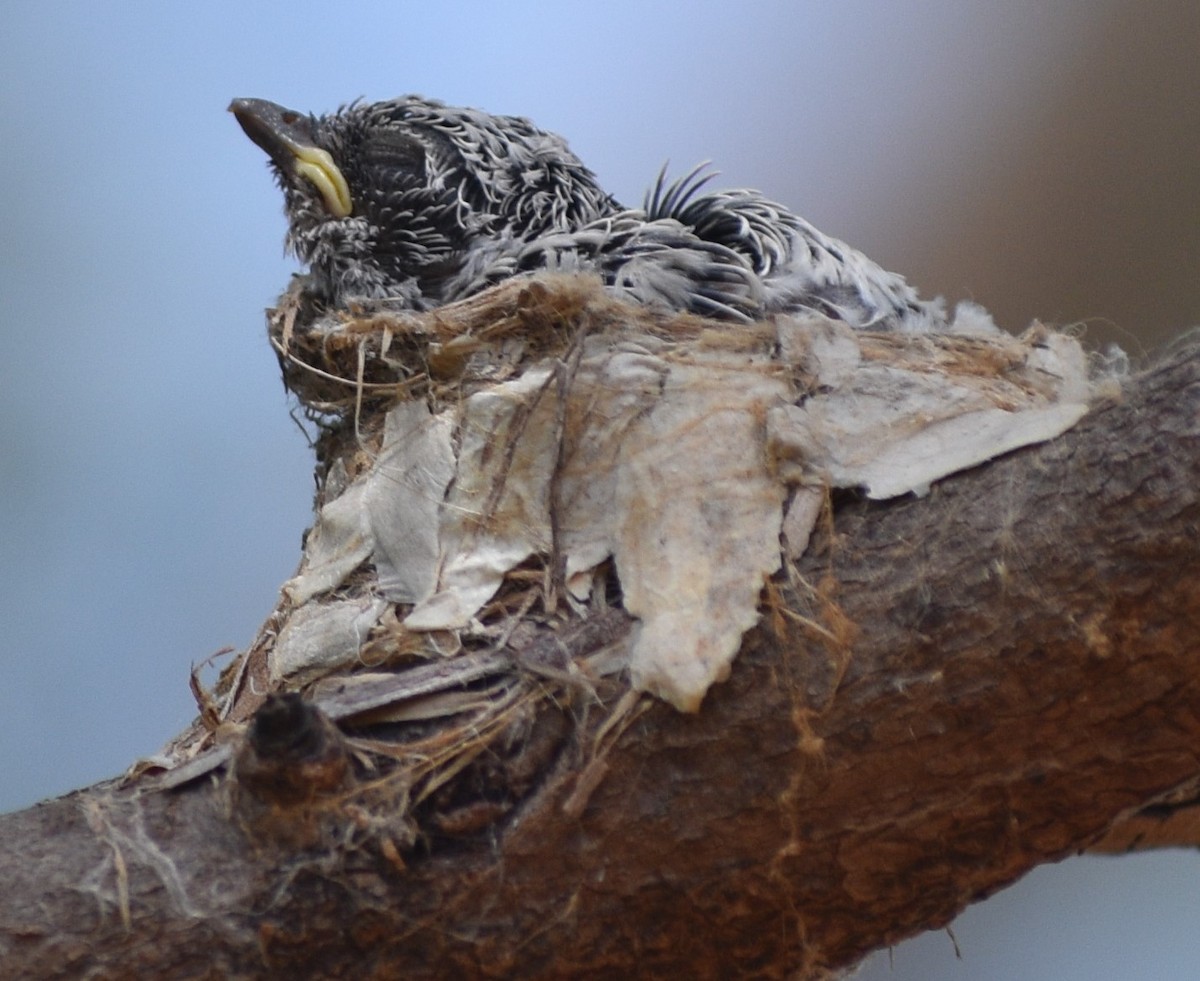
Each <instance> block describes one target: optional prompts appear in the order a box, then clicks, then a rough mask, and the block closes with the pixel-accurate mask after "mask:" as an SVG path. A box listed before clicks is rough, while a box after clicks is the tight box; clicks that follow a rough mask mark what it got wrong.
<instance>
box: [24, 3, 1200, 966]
mask: <svg viewBox="0 0 1200 981" xmlns="http://www.w3.org/2000/svg"><path fill="white" fill-rule="evenodd" d="M1197 11H1200V5H1197V4H1196V3H1195V2H1194V0H1161V2H1159V0H1149V2H1147V0H1090V2H1089V0H1077V2H1069V0H1056V2H1046V0H1010V2H1007V3H994V2H987V0H970V2H964V0H841V2H834V0H828V2H823V3H817V2H809V3H802V2H799V0H797V2H788V3H784V2H780V3H773V4H769V3H753V2H742V3H736V4H735V3H724V4H720V3H711V2H710V3H703V2H695V0H692V2H675V3H647V2H645V0H643V2H620V3H599V2H594V3H589V4H570V3H559V4H549V3H546V4H536V3H494V2H479V3H451V2H441V3H431V2H428V0H425V2H422V3H395V2H393V3H386V4H384V3H380V4H369V5H364V4H354V3H341V4H332V3H328V2H326V3H321V4H317V3H309V2H303V0H295V2H291V3H287V4H279V5H268V4H261V3H260V4H255V3H232V2H229V0H214V2H209V3H206V4H182V3H179V4H176V3H165V2H156V3H124V4H117V3H109V4H104V3H98V2H96V0H91V2H87V3H75V4H71V3H54V2H37V3H34V2H16V0H7V2H6V3H5V5H4V19H3V28H2V29H0V78H2V84H0V138H2V139H3V152H2V153H0V187H2V188H3V195H2V197H0V207H3V218H2V224H0V332H2V333H0V338H2V340H3V354H2V357H0V502H2V503H3V512H2V516H0V628H2V631H0V679H2V681H0V807H6V808H13V807H20V806H24V805H27V804H29V803H31V802H32V801H34V800H36V799H38V798H40V797H42V796H46V795H50V794H57V793H61V792H63V791H66V790H68V789H70V788H72V787H76V786H80V785H84V784H87V783H90V782H91V781H94V780H96V779H98V778H100V777H104V776H108V775H111V774H114V773H116V772H118V771H120V770H121V769H123V768H124V767H125V766H126V765H127V764H128V763H129V762H130V761H131V760H133V759H134V758H135V757H136V756H138V755H140V754H146V753H150V752H153V751H154V750H155V749H157V748H158V746H159V745H161V743H162V742H163V741H164V740H165V739H166V738H167V737H168V736H170V735H171V734H173V733H174V732H176V731H177V730H179V729H180V728H181V727H182V726H184V725H185V724H186V723H187V722H188V721H189V719H190V718H191V716H192V714H193V706H192V702H191V697H190V695H189V693H188V686H187V673H188V669H189V666H190V664H191V663H192V662H194V661H199V660H201V659H203V658H204V657H205V656H207V655H208V654H210V653H211V652H213V651H215V650H217V649H218V648H220V647H222V646H224V645H232V646H239V645H244V644H245V643H247V642H248V641H249V640H250V639H251V638H252V636H253V635H254V632H255V630H256V628H257V627H258V625H259V623H260V621H261V620H262V619H263V617H265V615H266V614H267V613H268V612H269V610H270V609H271V606H272V604H273V602H274V598H275V595H276V590H277V588H278V585H279V583H280V582H281V581H282V580H283V579H284V578H286V577H287V576H288V575H289V574H290V573H291V571H292V570H293V567H294V565H295V563H296V561H297V558H298V556H299V544H300V535H301V532H302V531H303V529H304V528H305V526H306V524H307V523H308V521H309V506H310V494H311V487H312V482H311V461H310V454H309V451H308V449H307V447H306V445H305V442H304V439H303V437H302V435H301V433H300V432H299V430H298V429H297V427H296V426H295V425H294V424H293V423H292V421H291V420H290V419H289V417H288V410H289V402H288V400H287V399H286V398H285V395H284V393H283V391H282V388H281V386H280V383H279V376H278V369H277V367H276V364H275V359H274V357H273V355H272V354H271V352H270V351H269V349H268V347H267V344H266V342H265V340H264V328H263V319H262V309H263V308H264V307H265V306H266V305H267V304H268V303H270V302H271V301H272V299H273V298H274V296H275V294H276V293H277V292H278V291H279V290H280V289H281V288H282V287H283V286H284V284H285V282H286V279H287V276H288V273H289V270H290V269H291V266H290V265H289V263H288V262H287V261H285V260H284V259H283V257H282V255H281V249H280V241H281V238H282V233H283V221H282V217H281V215H280V199H279V195H278V194H277V192H276V191H275V189H274V188H273V186H272V184H271V181H270V180H269V178H268V175H267V171H266V167H265V164H264V160H263V158H262V154H261V153H260V152H259V151H258V150H257V148H255V147H254V146H252V145H251V144H250V143H249V142H248V141H247V140H246V139H245V138H244V137H243V135H242V134H241V132H240V130H239V129H238V127H237V126H236V124H235V123H234V121H233V119H232V118H231V117H229V116H228V115H227V114H226V113H225V112H224V108H225V106H226V104H227V103H228V102H229V99H230V98H231V97H233V96H258V97H264V98H270V99H275V100H277V101H280V102H285V103H288V104H289V105H292V106H294V107H295V108H299V109H306V110H307V109H315V110H326V109H331V108H333V107H334V106H335V105H336V104H338V103H339V102H343V101H346V100H349V99H351V98H354V97H356V96H360V95H361V96H366V97H368V98H372V99H374V98H385V97H388V96H392V95H397V94H401V93H404V92H420V93H423V94H426V95H430V96H436V97H439V98H442V99H445V100H446V101H449V102H452V103H461V104H470V105H478V106H481V107H484V108H487V109H490V110H493V111H496V112H507V113H516V114H521V115H528V116H530V117H532V118H533V119H534V120H536V121H537V122H538V123H539V124H541V125H542V126H544V127H547V128H550V129H554V130H557V131H559V132H561V133H563V134H564V135H566V136H567V137H568V139H569V140H570V142H571V145H572V147H573V148H574V149H575V150H576V152H578V153H579V154H580V156H582V157H583V159H584V160H585V161H587V162H588V163H589V164H590V165H591V167H592V168H593V169H594V170H596V171H597V173H598V174H599V175H600V177H601V179H602V180H603V182H604V183H605V185H606V186H607V187H608V188H609V189H610V190H611V191H613V192H614V193H615V194H616V195H617V196H618V197H620V198H622V199H623V200H625V201H627V202H631V203H633V202H636V201H637V200H638V199H639V198H640V196H641V193H642V190H643V188H644V187H645V185H646V183H647V182H648V181H649V180H650V179H651V178H652V177H653V175H654V174H655V173H656V171H657V169H658V167H659V166H660V164H661V163H662V161H663V160H664V159H666V158H670V159H671V160H672V161H673V162H674V164H675V166H676V167H677V168H679V169H682V168H685V167H687V166H690V165H691V164H692V163H694V162H696V161H699V160H702V159H706V158H712V159H713V160H714V161H715V162H716V164H717V165H718V166H719V168H720V169H721V170H722V171H723V172H724V174H725V177H724V178H723V180H724V181H726V182H727V183H730V184H745V185H751V186H757V187H760V188H762V189H764V190H765V191H767V192H768V193H769V194H770V195H771V196H773V197H775V198H777V199H779V200H781V201H783V202H785V203H787V204H789V205H791V206H793V207H794V208H795V209H796V210H798V211H800V212H801V213H802V214H804V215H805V216H806V217H808V218H810V219H812V220H813V221H815V222H816V223H817V224H818V225H819V226H820V227H822V228H824V229H825V230H826V231H828V232H830V233H832V234H834V235H838V236H840V237H842V238H845V239H847V240H849V241H850V242H852V243H853V244H855V245H856V246H858V247H860V248H862V249H863V250H865V251H866V252H868V253H869V254H870V255H872V256H873V257H874V258H876V259H877V260H879V261H881V262H883V263H884V264H885V265H887V266H889V267H890V268H894V269H896V270H898V271H900V272H903V273H905V274H906V275H908V277H909V278H910V280H912V281H913V282H914V283H916V284H918V285H919V286H920V287H921V288H922V289H923V291H925V292H926V293H936V292H942V293H945V294H946V295H947V296H948V297H949V298H950V299H952V300H954V299H959V298H962V297H964V296H971V297H974V298H975V299H978V300H980V301H981V302H983V303H985V304H986V305H988V306H989V307H991V308H992V309H993V310H994V311H995V312H996V313H997V316H998V319H999V320H1000V321H1001V322H1002V323H1003V324H1005V325H1006V326H1009V327H1012V328H1020V327H1022V326H1024V325H1025V324H1026V323H1027V322H1028V321H1029V319H1030V318H1032V317H1033V316H1035V315H1039V316H1042V317H1045V318H1047V319H1051V320H1060V321H1063V320H1074V319H1085V320H1087V321H1088V323H1089V325H1090V330H1091V332H1092V336H1100V337H1117V338H1119V339H1120V340H1121V342H1122V343H1124V344H1125V345H1126V346H1127V347H1128V348H1130V349H1132V350H1134V351H1135V352H1136V351H1139V350H1140V349H1141V347H1142V345H1152V344H1153V343H1155V341H1156V338H1161V337H1162V336H1164V334H1165V333H1167V332H1174V331H1177V330H1178V329H1181V328H1184V327H1186V326H1188V325H1190V324H1193V323H1196V322H1198V321H1200V290H1198V288H1197V286H1196V278H1197V277H1196V272H1197V269H1200V232H1198V226H1200V221H1198V220H1197V216H1198V215H1200V200H1198V198H1197V190H1196V188H1197V186H1198V185H1200V181H1198V180H1197V178H1198V176H1200V109H1198V108H1197V106H1198V103H1200V93H1198V91H1197V89H1198V85H1197V77H1198V76H1197V74H1196V71H1197V69H1196V58H1197V54H1198V53H1200V13H1197ZM1198 873H1200V862H1198V861H1197V858H1196V855H1195V854H1194V853H1187V854H1182V853H1181V854H1167V855H1158V856H1150V857H1141V858H1136V859H1131V860H1122V861H1120V862H1114V861H1101V860H1095V859H1091V860H1080V861H1076V862H1070V863H1066V864H1064V865H1062V866H1059V867H1055V868H1048V869H1042V870H1039V871H1038V872H1036V873H1035V874H1034V875H1032V876H1030V877H1029V878H1027V879H1026V880H1025V881H1024V882H1023V883H1022V884H1020V885H1018V886H1017V887H1015V888H1013V889H1011V890H1008V891H1006V892H1005V893H1002V894H1001V895H1000V896H998V897H996V898H995V899H994V900H992V901H991V902H989V903H986V904H983V905H981V906H979V907H976V908H974V909H972V910H970V911H969V912H968V913H967V914H965V915H964V916H963V917H961V918H960V919H959V921H958V922H957V923H956V924H955V928H954V929H955V933H956V936H957V938H958V942H959V944H960V946H961V948H962V951H963V958H964V959H963V960H962V961H956V960H955V959H954V955H953V950H952V946H951V944H950V942H949V940H948V939H947V938H946V937H945V935H944V934H933V935H930V936H926V937H924V938H921V939H919V940H917V941H915V942H913V943H910V944H907V945H904V946H901V947H899V948H898V949H897V950H896V952H895V965H896V966H895V971H894V972H893V973H891V974H889V973H888V970H887V961H886V957H884V958H882V959H877V960H876V961H875V962H874V963H873V964H872V965H871V967H869V968H868V970H867V972H866V973H865V974H864V976H865V977H869V978H872V979H874V978H883V977H892V978H896V979H918V978H932V979H938V978H956V979H985V978H995V979H1009V978H1014V979H1015V978H1021V979H1025V978H1089V979H1092V978H1113V979H1117V978H1131V977H1156V978H1191V977H1195V976H1197V975H1196V972H1197V967H1196V965H1197V964H1198V963H1200V884H1198V882H1197V874H1198Z"/></svg>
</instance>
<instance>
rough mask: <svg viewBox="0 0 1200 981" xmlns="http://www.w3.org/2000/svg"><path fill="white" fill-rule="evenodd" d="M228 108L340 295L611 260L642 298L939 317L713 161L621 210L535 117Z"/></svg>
mask: <svg viewBox="0 0 1200 981" xmlns="http://www.w3.org/2000/svg"><path fill="white" fill-rule="evenodd" d="M229 108H230V111H231V112H233V114H234V115H235V116H236V117H237V120H238V122H239V123H240V124H241V126H242V129H243V130H245V132H246V135H247V136H249V137H250V139H252V140H253V141H254V142H255V143H257V144H258V145H259V146H260V147H261V148H262V149H263V150H265V151H266V152H267V154H268V156H269V157H270V162H271V166H272V168H273V170H274V171H275V174H276V177H277V179H278V181H279V184H280V186H281V187H282V189H283V193H284V199H285V208H286V212H287V217H288V232H287V240H286V241H287V246H288V248H289V250H290V251H291V252H293V253H294V254H295V255H296V257H297V258H298V259H299V260H300V261H301V262H302V263H305V264H306V265H307V266H308V267H309V271H310V277H311V290H312V292H313V293H314V294H315V295H316V297H317V298H318V299H319V300H321V301H322V302H324V303H326V304H328V305H330V306H335V307H336V306H344V305H346V304H347V303H349V302H352V301H356V300H358V301H363V300H386V301H390V302H393V303H396V304H398V305H400V306H403V307H408V308H412V309H417V310H425V309H429V308H430V307H435V306H438V305H440V304H443V303H448V302H451V301H453V300H457V299H461V298H462V297H465V296H469V295H470V294H472V293H475V292H477V291H479V290H481V289H483V288H485V287H487V286H490V285H492V284H494V283H497V282H499V281H501V280H503V279H506V278H508V277H510V276H517V275H522V274H527V273H532V272H535V271H537V270H542V269H549V270H560V271H592V272H597V273H599V274H600V275H601V276H602V277H603V278H604V281H605V282H606V283H607V284H608V286H609V288H610V289H612V290H614V291H615V292H617V293H619V294H621V295H624V296H626V297H628V298H630V299H632V300H634V301H637V302H640V303H645V304H651V305H657V306H660V307H664V308H667V309H671V310H679V311H691V312H694V313H698V314H702V315H705V316H710V317H718V318H724V319H732V320H753V319H757V318H760V317H762V316H764V315H767V314H771V313H778V312H798V311H804V310H815V311H819V312H820V313H823V314H825V315H827V316H830V317H834V318H837V319H840V320H843V321H845V322H847V323H848V324H850V325H852V326H854V327H863V328H870V329H875V330H928V329H937V328H939V327H941V326H943V325H944V320H945V318H944V316H943V313H942V305H941V301H940V300H935V301H932V302H926V301H922V300H920V299H918V297H917V294H916V292H915V291H914V290H913V289H912V287H910V286H909V285H908V284H907V283H905V281H904V279H903V278H902V277H900V276H898V275H896V274H895V273H890V272H887V271H885V270H883V269H881V268H880V267H879V266H877V265H876V264H875V263H874V262H872V261H871V260H870V259H868V258H867V257H866V256H864V255H863V254H862V253H861V252H857V251H856V250H854V249H852V248H850V247H849V246H848V245H845V244H844V243H842V242H839V241H838V240H837V239H834V238H830V237H829V236H827V235H824V234H822V233H821V232H820V231H818V230H817V229H816V228H814V227H813V226H812V225H810V224H809V223H808V222H806V221H805V220H804V219H803V218H800V217H799V216H797V215H794V214H792V213H791V212H790V211H788V210H787V209H786V208H784V207H782V206H781V205H778V204H775V203H773V202H771V201H769V200H767V199H766V198H765V197H763V196H762V195H761V194H760V193H759V192H757V191H750V190H734V191H718V192H708V191H705V190H704V186H705V185H706V184H707V183H708V181H709V180H710V178H711V177H712V176H713V175H712V174H711V173H710V172H708V171H707V170H706V169H705V167H703V166H701V167H698V168H696V169H694V170H693V171H691V172H690V173H688V174H687V175H685V176H684V177H682V178H680V179H679V180H677V181H675V182H673V183H670V184H668V183H667V180H666V173H665V168H664V171H663V172H661V173H660V174H659V176H658V180H657V181H656V182H655V184H654V185H653V187H652V188H651V189H650V191H649V192H648V193H647V194H646V198H645V200H644V202H643V204H642V207H641V208H626V207H624V206H622V205H621V204H619V203H618V202H617V201H616V200H615V199H614V198H612V197H611V196H610V195H609V194H607V193H606V192H605V191H604V190H603V189H602V188H601V187H600V186H599V184H598V183H597V182H596V178H595V175H594V174H593V173H592V172H591V171H590V170H588V169H587V167H585V166H584V165H583V163H582V162H581V161H580V160H579V159H578V158H577V157H576V156H575V155H574V154H573V153H571V151H570V150H569V149H568V148H567V145H566V143H565V142H564V141H563V139H562V138H561V137H559V136H556V135H555V134H553V133H548V132H545V131H543V130H540V129H538V128H537V127H535V126H534V125H533V124H532V123H530V122H529V121H528V120H526V119H521V118H518V117H513V116H493V115H490V114H488V113H485V112H482V111H480V110H477V109H459V108H454V107H451V106H446V105H443V104H442V103H440V102H436V101H433V100H431V99H423V98H419V97H417V96H405V97H402V98H399V99H393V100H390V101H387V102H375V103H363V102H354V103H351V104H349V105H347V106H343V107H342V108H341V109H339V110H338V111H337V112H335V113H332V114H330V115H327V116H313V115H306V114H304V113H300V112H295V111H293V110H291V109H285V108H284V107H282V106H279V105H276V104H275V103H273V102H267V101H264V100H261V99H235V100H234V101H233V103H232V104H231V105H230V107H229Z"/></svg>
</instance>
